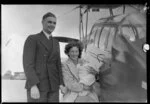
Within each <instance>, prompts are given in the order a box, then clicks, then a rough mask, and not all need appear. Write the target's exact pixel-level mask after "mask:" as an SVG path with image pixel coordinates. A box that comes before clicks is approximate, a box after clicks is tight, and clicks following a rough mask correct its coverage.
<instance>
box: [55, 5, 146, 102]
mask: <svg viewBox="0 0 150 104" xmlns="http://www.w3.org/2000/svg"><path fill="white" fill-rule="evenodd" d="M127 6H130V7H133V8H134V9H135V10H136V11H135V12H131V13H126V10H125V9H126V7H127ZM120 7H123V13H122V14H120V15H114V13H113V9H115V8H120ZM76 8H79V10H80V12H79V13H80V20H79V21H80V24H79V35H80V36H79V37H80V39H73V38H69V37H55V38H56V39H58V40H59V41H60V42H70V41H81V42H82V43H83V45H84V52H83V55H84V54H85V53H86V54H87V53H88V54H90V55H91V56H92V57H93V58H96V59H97V60H105V59H107V60H109V61H105V63H104V64H109V65H110V67H109V68H106V69H105V70H104V71H103V70H102V71H100V73H99V74H98V76H99V77H98V78H99V79H98V82H100V83H102V82H104V83H105V82H106V83H105V84H104V83H102V86H101V89H102V91H101V96H100V101H101V102H146V101H147V67H146V66H147V59H146V55H147V53H146V52H145V51H144V50H143V47H144V45H145V44H146V43H147V41H146V10H145V9H144V8H145V5H79V6H78V7H76ZM81 9H84V10H81ZM95 9H109V10H110V16H108V17H105V18H100V19H98V20H97V21H96V22H95V23H94V24H93V26H92V28H91V31H90V33H87V22H88V13H89V11H90V10H95ZM82 11H84V12H82ZM84 14H87V18H86V19H87V20H86V28H85V34H84V30H83V22H82V21H83V20H82V19H83V18H82V16H83V15H84ZM102 55H103V56H104V57H103V59H102V57H101V56H102ZM108 70H111V71H108ZM109 73H111V75H112V76H113V78H112V79H111V77H109V75H110V74H109Z"/></svg>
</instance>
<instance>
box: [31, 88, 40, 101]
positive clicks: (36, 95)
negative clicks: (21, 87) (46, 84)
mask: <svg viewBox="0 0 150 104" xmlns="http://www.w3.org/2000/svg"><path fill="white" fill-rule="evenodd" d="M30 94H31V98H33V99H39V98H40V92H39V89H38V87H37V86H36V85H34V86H32V87H31V93H30Z"/></svg>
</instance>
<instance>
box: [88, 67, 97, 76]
mask: <svg viewBox="0 0 150 104" xmlns="http://www.w3.org/2000/svg"><path fill="white" fill-rule="evenodd" d="M88 73H90V74H93V75H96V74H97V73H98V72H97V71H96V70H95V69H94V68H93V67H91V66H88Z"/></svg>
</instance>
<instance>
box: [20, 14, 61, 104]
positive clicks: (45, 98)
mask: <svg viewBox="0 0 150 104" xmlns="http://www.w3.org/2000/svg"><path fill="white" fill-rule="evenodd" d="M42 25H43V30H42V31H41V32H40V33H38V34H34V35H30V36H29V37H28V38H27V40H26V42H25V45H24V51H23V67H24V72H25V75H26V78H27V80H26V85H25V88H26V89H27V101H28V102H59V86H60V85H64V82H63V78H62V71H61V61H60V49H59V42H58V41H57V40H56V39H54V38H53V37H52V32H53V30H54V29H55V26H56V16H55V15H54V14H52V13H50V12H48V13H46V14H45V15H44V16H43V18H42Z"/></svg>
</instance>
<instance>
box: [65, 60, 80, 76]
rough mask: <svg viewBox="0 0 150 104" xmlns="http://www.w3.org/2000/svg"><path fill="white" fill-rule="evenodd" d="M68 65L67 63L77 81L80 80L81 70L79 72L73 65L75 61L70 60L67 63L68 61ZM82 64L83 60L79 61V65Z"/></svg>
mask: <svg viewBox="0 0 150 104" xmlns="http://www.w3.org/2000/svg"><path fill="white" fill-rule="evenodd" d="M66 63H67V65H68V67H69V69H70V71H71V72H72V74H73V75H74V76H75V77H76V78H77V79H79V70H78V68H77V66H76V65H75V64H74V63H73V61H72V60H71V59H70V58H68V59H67V61H66ZM80 63H82V60H81V59H79V60H78V64H80Z"/></svg>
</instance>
